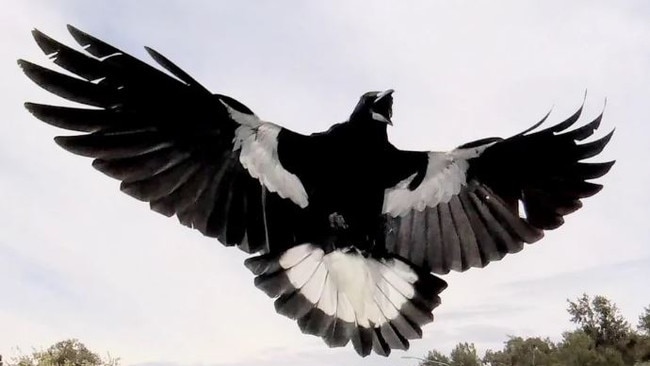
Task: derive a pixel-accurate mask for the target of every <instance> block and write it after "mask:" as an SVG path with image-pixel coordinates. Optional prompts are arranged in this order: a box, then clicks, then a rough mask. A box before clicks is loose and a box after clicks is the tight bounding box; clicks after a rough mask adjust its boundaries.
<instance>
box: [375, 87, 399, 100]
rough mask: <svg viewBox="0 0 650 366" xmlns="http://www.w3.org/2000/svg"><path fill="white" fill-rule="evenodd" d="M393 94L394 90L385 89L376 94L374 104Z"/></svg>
mask: <svg viewBox="0 0 650 366" xmlns="http://www.w3.org/2000/svg"><path fill="white" fill-rule="evenodd" d="M394 92H395V90H394V89H386V90H384V91H383V92H381V93H379V94H377V97H376V98H375V103H377V102H379V101H380V100H382V99H383V98H384V97H387V96H389V95H391V94H393V93H394Z"/></svg>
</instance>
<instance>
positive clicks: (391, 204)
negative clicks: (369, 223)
mask: <svg viewBox="0 0 650 366" xmlns="http://www.w3.org/2000/svg"><path fill="white" fill-rule="evenodd" d="M490 145H492V144H491V143H490V144H486V145H483V146H478V147H473V148H469V149H455V150H452V151H450V152H437V151H432V152H429V163H428V165H427V171H426V174H425V176H424V179H423V180H422V183H420V185H419V186H418V187H417V188H416V189H415V190H410V189H409V188H408V186H409V184H410V183H411V181H412V180H413V179H414V178H415V174H413V175H411V176H410V177H408V178H406V179H404V180H403V181H401V182H399V183H398V184H397V185H396V186H395V187H393V188H389V189H387V190H386V191H385V193H384V206H383V213H385V214H389V215H391V216H393V217H397V216H404V215H406V214H408V213H409V212H410V211H411V210H417V211H422V210H424V209H425V208H426V207H435V206H437V205H438V204H440V203H444V202H449V200H450V199H451V197H452V196H454V195H457V194H458V193H460V190H461V188H462V187H463V186H464V185H466V184H467V179H466V175H465V173H466V172H467V169H468V168H469V163H468V162H467V160H469V159H471V158H475V157H477V156H479V155H481V154H482V153H483V151H484V150H485V149H487V148H488V147H489V146H490Z"/></svg>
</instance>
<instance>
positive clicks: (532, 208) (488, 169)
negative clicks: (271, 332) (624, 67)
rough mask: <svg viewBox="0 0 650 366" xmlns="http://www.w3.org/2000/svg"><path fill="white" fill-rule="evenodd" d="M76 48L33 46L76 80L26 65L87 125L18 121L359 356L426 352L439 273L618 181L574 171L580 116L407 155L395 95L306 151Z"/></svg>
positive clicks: (592, 150) (113, 53) (113, 58)
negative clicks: (210, 244)
mask: <svg viewBox="0 0 650 366" xmlns="http://www.w3.org/2000/svg"><path fill="white" fill-rule="evenodd" d="M69 30H70V32H71V34H72V35H73V37H74V38H75V40H76V41H77V42H78V43H79V44H80V45H82V46H83V47H84V50H85V52H87V54H86V53H83V52H79V51H76V50H74V49H72V48H70V47H67V46H65V45H63V44H61V43H59V42H57V41H55V40H53V39H51V38H49V37H48V36H46V35H45V34H43V33H41V32H39V31H36V30H35V31H34V32H33V34H34V37H35V39H36V42H37V43H38V45H39V47H41V49H42V50H43V51H44V52H45V53H46V54H47V55H49V56H50V57H51V59H52V60H53V61H54V62H55V63H56V64H57V65H59V66H61V67H63V68H64V69H66V70H67V71H69V72H71V73H72V74H74V75H76V77H71V76H68V75H65V74H61V73H57V72H55V71H52V70H49V69H46V68H43V67H41V66H38V65H35V64H32V63H30V62H27V61H24V60H20V61H19V65H20V66H21V67H22V68H23V70H24V72H25V73H26V74H27V76H28V77H29V78H31V79H32V80H33V81H35V82H36V83H37V84H39V85H40V86H42V87H43V88H45V89H46V90H48V91H50V92H52V93H54V94H56V95H59V96H61V97H63V98H66V99H69V100H72V101H74V102H78V103H81V104H82V105H85V106H90V107H91V108H84V107H60V106H52V105H45V104H35V103H26V104H25V106H26V107H27V109H28V110H29V111H30V112H32V113H33V114H34V115H35V116H36V117H37V118H39V119H41V120H43V121H44V122H47V123H49V124H52V125H54V126H57V127H61V128H64V129H67V130H71V131H77V132H80V134H79V135H75V136H59V137H57V138H56V139H55V141H56V142H57V143H58V144H59V145H60V146H62V147H63V148H65V149H66V150H68V151H70V152H73V153H75V154H79V155H83V156H88V157H92V158H93V159H94V160H93V166H94V167H95V168H96V169H97V170H99V171H101V172H103V173H105V174H107V175H109V176H111V177H113V178H116V179H118V180H120V181H121V185H120V189H121V190H122V191H123V192H125V193H127V194H129V195H131V196H133V197H135V198H137V199H139V200H142V201H145V202H148V203H149V205H150V207H151V209H152V210H154V211H157V212H159V213H162V214H164V215H166V216H174V215H175V216H176V217H177V218H178V220H179V221H180V222H181V223H182V224H183V225H186V226H189V227H191V228H194V229H197V230H199V231H200V232H201V233H203V234H205V235H207V236H210V237H216V238H217V239H219V241H220V242H222V243H223V244H225V245H227V246H237V247H239V248H240V249H242V250H244V251H246V252H248V253H254V254H256V256H253V257H251V258H249V259H248V260H247V261H246V262H245V264H246V266H247V267H248V268H249V269H250V270H251V271H252V272H253V273H254V275H255V276H256V277H255V284H256V286H258V287H259V288H260V289H262V290H263V291H265V292H266V293H267V294H268V295H269V296H271V297H273V298H275V299H276V300H275V307H276V310H277V311H278V312H279V313H281V314H284V315H286V316H289V317H291V318H292V319H296V320H297V322H298V325H299V326H300V329H301V330H302V331H303V332H305V333H308V334H313V335H317V336H319V337H322V338H323V339H324V340H325V342H326V343H327V344H328V345H329V346H331V347H339V346H344V345H346V344H348V343H350V342H351V343H352V344H353V346H354V348H355V350H356V351H357V352H358V353H359V354H360V355H362V356H365V355H368V354H369V353H370V352H371V351H374V352H376V353H378V354H380V355H384V356H386V355H388V354H390V352H391V350H393V349H407V348H408V347H409V340H412V339H416V338H420V337H421V336H422V330H421V327H422V326H423V325H424V324H426V323H428V322H431V321H432V320H433V316H432V314H431V313H432V311H433V309H434V308H435V307H436V306H438V305H439V304H440V297H439V294H440V292H441V291H443V290H444V289H445V287H446V283H445V282H444V281H443V280H441V279H440V278H438V277H436V276H434V275H433V274H434V273H435V274H445V273H448V272H449V271H451V270H455V271H465V270H467V269H469V268H474V267H479V268H480V267H484V266H486V265H487V264H489V263H490V262H492V261H497V260H500V259H502V258H503V257H504V256H505V255H507V254H510V253H516V252H518V251H520V250H521V249H522V248H523V247H524V243H533V242H535V241H537V240H539V239H541V238H542V236H543V234H544V230H550V229H555V228H557V227H559V226H560V225H562V223H563V222H564V219H563V217H564V216H565V215H567V214H569V213H571V212H573V211H575V210H577V209H579V208H580V207H581V205H582V203H581V200H582V199H583V198H586V197H589V196H592V195H594V194H596V193H597V192H598V191H599V190H600V189H601V188H602V186H601V185H598V184H595V183H591V182H589V181H588V180H591V179H595V178H599V177H601V176H603V175H604V174H606V173H607V172H608V171H609V169H610V168H611V166H612V165H613V162H608V163H585V162H583V161H582V160H584V159H587V158H590V157H593V156H596V155H598V154H599V153H600V152H601V151H602V150H603V149H604V147H605V146H606V145H607V143H608V142H609V139H610V137H611V133H610V134H609V135H607V136H605V137H603V138H601V139H598V140H595V141H592V142H588V143H580V142H581V141H583V140H584V139H586V138H588V137H589V136H591V135H592V134H593V133H594V131H595V130H596V129H597V128H598V127H599V125H600V120H601V116H599V117H597V118H596V119H594V120H593V121H592V122H590V123H588V124H585V125H583V126H581V127H578V128H574V129H571V128H572V126H573V125H574V124H575V123H576V121H577V120H578V119H579V117H580V114H581V111H582V108H581V109H580V110H579V111H578V112H576V113H575V114H574V115H573V116H571V117H570V118H568V119H567V120H566V121H564V122H562V123H560V124H557V125H555V126H552V127H549V128H546V129H542V130H535V129H537V128H538V127H539V125H540V124H541V123H542V122H543V120H542V121H541V122H540V123H538V124H536V125H535V126H533V127H532V128H530V129H528V130H526V131H524V132H523V133H520V134H517V135H515V136H512V137H510V138H505V139H502V138H488V139H483V140H479V141H475V142H472V143H468V144H464V145H461V146H460V147H458V148H456V149H454V150H452V151H449V152H436V151H429V152H422V151H405V150H400V149H398V148H396V147H395V146H393V145H392V144H391V143H390V142H389V140H388V136H387V126H389V125H392V121H391V117H392V97H391V93H392V90H387V91H384V92H369V93H366V94H364V95H363V96H362V97H361V99H360V100H359V102H358V103H357V105H356V107H355V109H354V111H353V112H352V114H351V115H350V118H349V120H348V121H346V122H343V123H339V124H336V125H334V126H332V127H331V128H330V129H329V130H328V131H325V132H321V133H315V134H312V135H301V134H298V133H296V132H293V131H290V130H288V129H285V128H282V127H280V126H278V125H275V124H273V123H270V122H266V121H263V120H261V119H260V118H259V117H257V116H256V115H255V114H253V112H252V111H251V109H249V108H248V107H246V106H244V105H243V104H242V103H240V102H238V101H237V100H235V99H233V98H231V97H228V96H225V95H222V94H212V93H211V92H209V91H208V90H207V89H206V88H205V87H203V86H202V85H200V84H199V83H198V82H197V81H196V80H194V79H193V78H192V77H190V76H189V75H188V74H187V73H185V72H184V71H182V70H181V69H180V68H179V67H178V66H176V65H174V64H173V63H172V62H171V61H169V60H168V59H166V58H165V57H164V56H162V55H161V54H159V53H158V52H156V51H153V50H151V49H147V51H148V52H149V53H150V55H151V56H152V57H153V59H154V60H155V61H156V62H157V63H158V64H159V65H161V66H162V67H163V68H165V69H166V70H167V71H168V72H169V73H170V74H172V75H173V76H174V77H172V76H170V75H169V74H168V73H165V72H163V71H161V70H159V69H156V68H154V67H152V66H150V65H148V64H146V63H144V62H142V61H140V60H138V59H136V58H134V57H132V56H130V55H128V54H127V53H124V52H123V51H120V50H119V49H117V48H115V47H113V46H111V45H109V44H107V43H105V42H103V41H101V40H99V39H97V38H95V37H92V36H90V35H88V34H86V33H84V32H81V31H80V30H78V29H76V28H73V27H69ZM441 127H442V126H441ZM520 206H523V208H524V212H520V211H519V207H520Z"/></svg>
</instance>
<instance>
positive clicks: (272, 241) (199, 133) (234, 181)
mask: <svg viewBox="0 0 650 366" xmlns="http://www.w3.org/2000/svg"><path fill="white" fill-rule="evenodd" d="M68 30H69V31H70V33H71V34H72V36H73V38H74V39H75V40H76V41H77V42H78V43H79V44H80V45H81V46H82V47H83V49H84V50H85V51H86V52H87V54H85V53H82V52H79V51H76V50H74V49H72V48H70V47H68V46H66V45H63V44H61V43H59V42H58V41H56V40H54V39H52V38H50V37H48V36H47V35H45V34H43V33H42V32H40V31H38V30H34V31H33V32H32V33H33V36H34V39H35V40H36V43H37V44H38V46H39V47H40V48H41V49H42V50H43V52H44V53H45V54H46V55H47V56H48V57H49V58H50V59H51V60H52V61H53V62H54V63H55V64H57V65H58V66H60V67H62V68H63V69H65V70H67V71H68V72H70V73H72V74H74V75H75V76H76V77H75V76H68V75H66V74H62V73H59V72H55V71H52V70H49V69H47V68H44V67H41V66H38V65H36V64H33V63H31V62H28V61H24V60H19V61H18V64H19V65H20V67H21V68H22V69H23V71H24V72H25V74H26V75H27V76H28V77H29V78H30V79H31V80H33V81H34V82H35V83H36V84H38V85H39V86H41V87H42V88H44V89H45V90H47V91H49V92H51V93H53V94H55V95H57V96H60V97H62V98H64V99H68V100H70V101H73V102H77V103H80V104H82V105H84V106H87V107H89V108H84V107H62V106H54V105H45V104H37V103H30V102H28V103H25V107H26V108H27V109H28V110H29V111H30V112H31V113H32V114H33V115H34V116H35V117H36V118H38V119H40V120H41V121H43V122H46V123H48V124H50V125H53V126H56V127H59V128H63V129H67V130H72V131H77V132H83V133H84V134H81V135H76V136H58V137H56V138H55V141H56V143H57V144H58V145H60V146H61V147H63V148H64V149H65V150H68V151H69V152H72V153H74V154H77V155H82V156H86V157H91V158H94V160H93V164H92V165H93V167H95V168H96V169H97V170H99V171H101V172H102V173H104V174H106V175H108V176H110V177H112V178H115V179H118V180H120V181H121V185H120V188H121V190H122V191H123V192H125V193H127V194H129V195H131V196H133V197H135V198H137V199H139V200H142V201H145V202H149V204H150V207H151V209H152V210H154V211H157V212H159V213H161V214H163V215H166V216H173V215H176V216H177V218H178V220H179V221H180V222H181V223H182V224H184V225H186V226H189V227H191V228H195V229H197V230H199V231H200V232H201V233H203V234H204V235H206V236H210V237H216V238H218V239H219V240H220V241H221V242H222V243H223V244H225V245H227V246H232V245H237V246H238V247H239V248H240V249H242V250H244V251H246V252H250V253H253V252H268V251H270V250H271V251H272V250H273V247H274V246H281V247H286V246H291V245H293V244H295V243H293V242H292V240H294V239H293V238H294V236H295V235H294V226H293V225H294V223H293V222H292V219H293V218H295V217H296V215H297V214H298V212H299V210H300V208H299V207H298V203H295V202H292V201H295V200H294V199H293V198H294V197H291V196H290V193H291V192H289V194H283V191H282V189H283V188H284V187H282V186H281V183H282V182H280V183H277V182H276V184H275V186H273V177H266V176H263V175H264V174H265V172H266V171H273V172H278V171H280V173H286V174H290V173H288V172H286V171H283V170H282V169H281V166H280V168H279V169H278V167H277V166H261V168H260V169H261V171H260V170H258V171H257V172H256V174H257V176H255V174H254V173H255V172H252V171H251V169H254V168H255V167H253V168H251V167H245V166H243V165H242V162H241V160H242V149H243V147H244V146H248V145H253V146H252V149H253V150H255V149H258V150H259V149H265V148H266V149H268V148H274V147H275V148H277V140H276V141H266V145H262V146H257V145H255V143H256V141H257V139H256V138H255V133H256V131H257V130H258V129H260V128H261V129H265V130H267V131H271V132H272V133H271V136H273V134H275V136H276V137H277V134H278V133H279V131H280V130H281V128H280V127H279V126H275V125H272V124H269V123H263V122H261V121H260V120H259V119H257V117H256V116H254V115H253V114H252V112H251V111H250V109H248V108H247V107H246V106H244V105H243V104H241V103H239V102H238V101H236V100H235V99H233V98H230V97H227V96H223V95H213V94H211V93H210V92H209V91H208V90H207V89H205V88H204V87H203V86H201V85H200V84H199V83H198V82H196V81H195V80H194V79H193V78H191V77H190V76H189V75H188V74H187V73H185V72H184V71H182V70H181V69H180V68H179V67H178V66H176V65H174V64H173V63H172V62H171V61H169V60H168V59H167V58H165V57H164V56H162V55H161V54H159V53H158V52H156V51H154V50H152V49H150V48H147V51H148V52H149V54H150V55H151V56H152V58H153V59H154V60H155V61H156V62H158V63H159V64H160V65H161V66H162V67H163V68H165V69H166V70H167V71H169V73H171V74H172V75H173V76H174V77H172V76H170V75H169V74H167V73H165V72H163V71H160V70H158V69H156V68H154V67H152V66H150V65H148V64H146V63H144V62H142V61H140V60H138V59H136V58H134V57H132V56H130V55H128V54H127V53H125V52H123V51H121V50H119V49H117V48H115V47H113V46H111V45H109V44H107V43H105V42H103V41H101V40H99V39H97V38H95V37H93V36H91V35H89V34H87V33H84V32H82V31H80V30H78V29H77V28H74V27H72V26H68ZM237 116H239V117H241V116H252V117H251V118H248V119H247V120H246V122H247V123H248V124H247V125H242V123H241V122H240V121H237V120H236V117H237ZM253 117H254V118H253ZM252 123H257V124H256V125H251V124H252ZM267 135H268V134H267ZM235 141H237V143H238V144H239V146H237V147H235V146H233V145H234V144H235V143H236V142H235ZM274 143H275V146H274V145H273V144H274ZM248 147H249V148H250V147H251V146H248ZM268 155H269V156H273V154H268ZM250 159H251V157H249V160H250ZM267 163H269V164H279V161H277V159H276V160H269V161H267ZM265 169H266V170H265ZM281 178H282V177H281ZM285 178H286V177H285ZM269 181H270V182H271V184H270V185H269V184H266V183H267V182H269ZM298 182H299V181H298ZM282 197H289V198H291V200H290V199H283V198H282ZM305 199H306V198H305ZM301 206H302V205H301Z"/></svg>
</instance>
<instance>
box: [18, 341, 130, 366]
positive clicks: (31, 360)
mask: <svg viewBox="0 0 650 366" xmlns="http://www.w3.org/2000/svg"><path fill="white" fill-rule="evenodd" d="M118 364H119V359H113V358H110V357H108V358H107V359H102V358H101V357H100V356H99V355H97V354H96V353H94V352H92V351H90V350H89V349H88V348H86V346H85V345H84V344H83V343H81V342H79V341H78V340H76V339H67V340H64V341H61V342H58V343H56V344H54V345H52V346H50V347H49V348H48V349H47V350H45V351H34V352H32V353H31V354H29V355H22V356H19V357H18V358H16V359H15V360H14V362H12V363H9V364H8V366H117V365H118Z"/></svg>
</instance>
